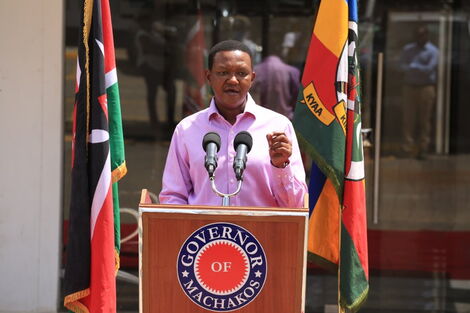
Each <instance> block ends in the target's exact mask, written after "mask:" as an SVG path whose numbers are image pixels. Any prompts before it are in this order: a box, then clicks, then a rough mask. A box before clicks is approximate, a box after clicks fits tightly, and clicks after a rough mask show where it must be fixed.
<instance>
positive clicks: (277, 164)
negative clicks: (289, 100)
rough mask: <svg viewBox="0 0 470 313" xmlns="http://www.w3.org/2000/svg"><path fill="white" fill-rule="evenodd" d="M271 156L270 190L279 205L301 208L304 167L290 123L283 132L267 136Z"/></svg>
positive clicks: (303, 193) (305, 186)
mask: <svg viewBox="0 0 470 313" xmlns="http://www.w3.org/2000/svg"><path fill="white" fill-rule="evenodd" d="M266 137H267V140H268V145H269V156H270V158H271V171H272V176H271V178H272V181H271V185H272V190H273V194H274V197H275V198H276V201H277V202H278V204H279V206H280V207H289V208H301V207H303V206H304V197H305V194H306V193H307V185H306V183H305V169H304V166H303V163H302V157H301V155H300V149H299V145H298V142H297V137H296V136H295V132H294V130H293V128H292V126H291V125H289V127H288V129H286V131H285V132H273V133H270V134H268V135H267V136H266Z"/></svg>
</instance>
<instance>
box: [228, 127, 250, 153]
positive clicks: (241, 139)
mask: <svg viewBox="0 0 470 313" xmlns="http://www.w3.org/2000/svg"><path fill="white" fill-rule="evenodd" d="M240 144H244V145H246V147H247V152H246V153H248V152H250V150H251V146H252V145H253V138H252V137H251V135H250V133H249V132H247V131H241V132H239V133H238V134H237V135H236V136H235V139H234V140H233V147H234V148H235V150H237V148H238V146H239V145H240Z"/></svg>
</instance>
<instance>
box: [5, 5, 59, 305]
mask: <svg viewBox="0 0 470 313" xmlns="http://www.w3.org/2000/svg"><path fill="white" fill-rule="evenodd" d="M63 51H64V50H63V1H60V0H35V1H25V0H1V1H0V312H55V311H56V310H57V306H58V303H59V301H60V300H59V299H58V294H59V257H60V249H59V245H60V234H61V211H62V210H61V208H62V203H61V197H62V196H61V194H62V192H61V191H62V186H61V185H62V172H61V171H62V163H63V162H62V153H63V152H62V136H63V131H62V119H63V117H62V101H63V99H62V98H63V97H62V93H63V91H62V90H63V88H62V85H63V75H62V73H63V54H64V52H63Z"/></svg>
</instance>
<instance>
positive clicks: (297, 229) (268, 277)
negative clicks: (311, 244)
mask: <svg viewBox="0 0 470 313" xmlns="http://www.w3.org/2000/svg"><path fill="white" fill-rule="evenodd" d="M140 212H141V213H140V214H141V221H140V235H141V236H140V247H139V257H140V292H141V299H140V300H141V303H140V309H141V312H146V313H173V312H174V313H199V312H214V311H215V312H231V311H235V312H240V313H248V312H253V313H254V312H257V313H260V312H269V313H301V312H303V310H304V305H305V303H304V302H305V301H304V293H305V266H306V247H305V244H306V231H307V218H308V213H307V212H305V210H293V211H290V210H288V209H283V210H278V209H260V208H256V209H253V210H250V209H241V208H234V207H231V209H227V208H193V207H191V208H190V209H186V208H184V207H178V208H174V207H168V206H166V207H165V206H162V205H159V206H152V207H140ZM224 225H225V226H224ZM227 225H228V226H230V227H228V226H227ZM231 225H235V226H234V228H233V227H232V226H231ZM222 226H224V227H222ZM196 231H198V232H197V233H195V232H196ZM245 231H246V232H245ZM191 235H193V237H192V238H193V239H191ZM237 235H238V238H237ZM194 236H196V237H194ZM249 236H253V238H255V239H253V241H257V243H259V245H260V246H261V247H262V252H263V254H264V258H265V259H263V261H261V260H262V258H261V257H260V256H259V255H258V252H261V250H259V249H258V247H257V246H256V245H255V244H254V243H252V242H251V241H252V240H251V239H249V238H251V237H249ZM197 238H199V239H197ZM214 238H216V239H217V240H215V241H213V242H212V243H213V244H208V243H209V242H210V240H211V239H214ZM191 240H192V241H191ZM243 246H244V247H243ZM208 247H209V248H208ZM224 249H225V250H224ZM186 250H187V251H186ZM199 250H200V251H199ZM243 250H245V251H243ZM258 250H259V251H258ZM227 251H228V252H227ZM232 251H234V252H233V253H232ZM237 251H239V253H237ZM180 252H181V253H180ZM203 252H204V253H203ZM255 252H256V255H255V254H254V253H255ZM217 253H220V254H221V255H217ZM232 254H235V257H237V256H238V259H237V258H235V259H234V260H232V259H231V258H232V257H233V256H232ZM196 259H197V261H196ZM240 259H241V260H242V261H241V263H242V264H245V265H246V275H245V276H244V274H243V273H244V272H241V273H240V270H237V267H236V265H237V264H238V263H237V262H236V260H240ZM243 260H245V263H243ZM193 262H194V263H193ZM239 263H240V262H239ZM262 263H265V264H262ZM201 264H206V265H205V267H204V268H206V269H207V270H203V265H201ZM187 265H191V266H190V267H188V268H197V270H196V271H195V273H191V270H188V271H187V270H186V269H187V268H186V267H185V266H187ZM196 265H197V267H196ZM206 272H207V273H206ZM223 272H224V273H223ZM248 273H249V274H250V276H249V277H248V276H247V275H248ZM188 275H189V276H188ZM191 275H192V276H191ZM217 275H226V276H217ZM227 275H228V276H227ZM243 276H244V277H243ZM185 277H189V278H191V277H194V279H189V278H185ZM217 277H224V278H220V279H218V278H217ZM251 277H252V278H251ZM263 277H264V280H261V279H262V278H263ZM237 279H241V283H239V284H238V280H237ZM243 279H244V280H243ZM244 282H245V283H244ZM232 283H233V286H232V285H231V284H232ZM237 284H238V285H237ZM263 284H264V285H263ZM220 286H229V287H227V288H229V290H227V289H223V288H222V287H220ZM240 286H242V287H240ZM232 287H233V288H232ZM224 288H225V287H224ZM230 288H232V289H230ZM207 290H208V291H207ZM232 291H235V292H233V293H231V292H232ZM214 294H215V296H214Z"/></svg>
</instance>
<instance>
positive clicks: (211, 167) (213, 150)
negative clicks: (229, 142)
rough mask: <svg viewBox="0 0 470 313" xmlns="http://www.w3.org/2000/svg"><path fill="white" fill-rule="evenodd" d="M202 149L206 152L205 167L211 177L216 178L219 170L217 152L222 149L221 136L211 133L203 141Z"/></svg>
mask: <svg viewBox="0 0 470 313" xmlns="http://www.w3.org/2000/svg"><path fill="white" fill-rule="evenodd" d="M202 148H203V149H204V151H206V157H205V158H204V166H205V167H206V170H207V172H208V173H209V177H213V176H214V172H215V169H216V168H217V152H219V149H220V136H219V134H217V133H214V132H209V133H207V134H205V135H204V138H203V139H202Z"/></svg>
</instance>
